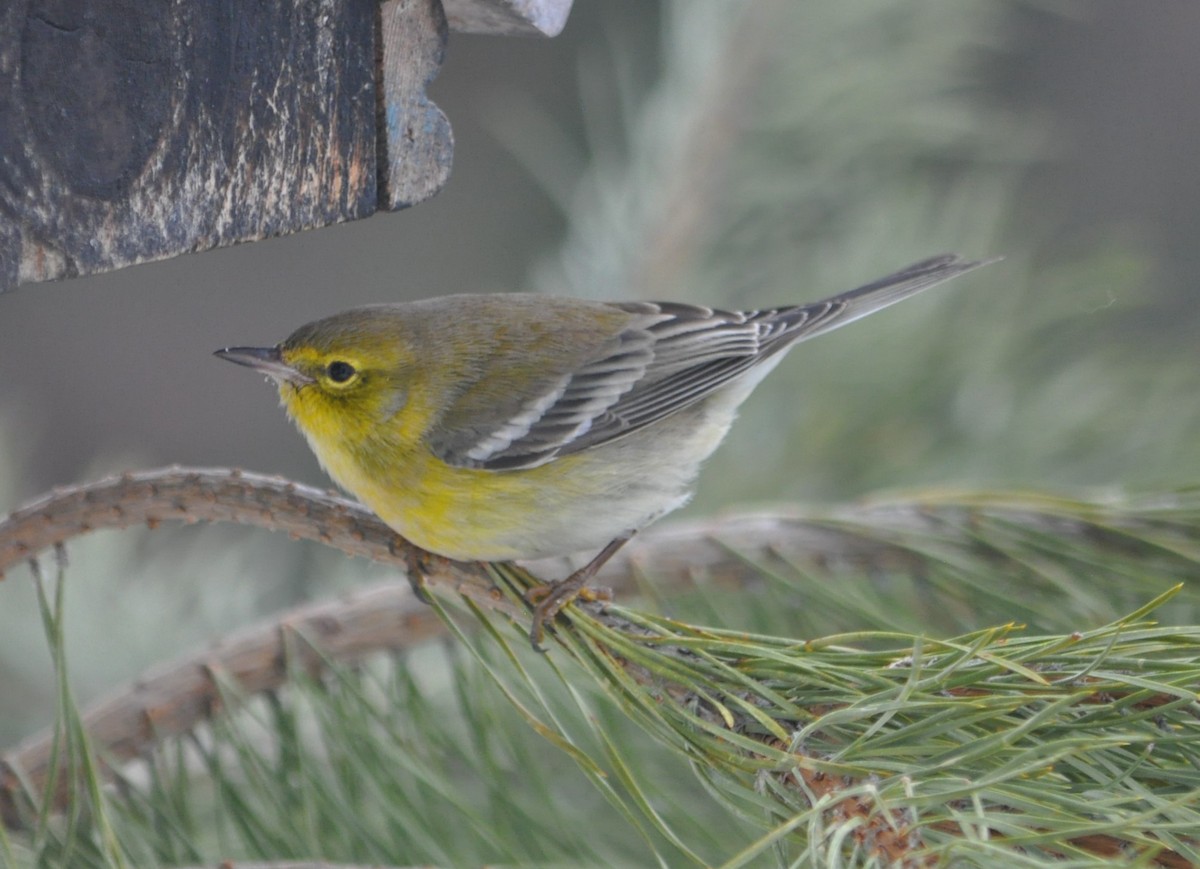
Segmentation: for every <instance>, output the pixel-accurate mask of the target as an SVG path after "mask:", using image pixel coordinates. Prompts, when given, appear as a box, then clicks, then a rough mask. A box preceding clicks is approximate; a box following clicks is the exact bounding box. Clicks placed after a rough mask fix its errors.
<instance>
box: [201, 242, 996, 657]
mask: <svg viewBox="0 0 1200 869" xmlns="http://www.w3.org/2000/svg"><path fill="white" fill-rule="evenodd" d="M987 262H991V260H988V261H975V262H973V261H968V260H964V259H961V258H959V257H957V256H953V255H944V256H938V257H934V258H932V259H927V260H923V261H921V262H918V263H915V264H914V265H911V266H909V267H908V268H906V269H903V270H901V271H899V272H896V273H895V274H892V275H888V276H887V277H884V278H880V279H879V280H877V281H874V282H872V283H870V284H866V285H865V286H862V287H859V288H857V289H854V290H850V291H849V292H846V293H842V294H841V295H837V296H833V297H832V298H829V299H826V300H825V301H823V302H815V303H813V304H808V305H796V306H790V307H782V308H774V309H770V310H761V311H742V312H738V311H722V310H716V309H713V308H706V307H701V306H699V305H687V304H681V303H677V302H596V301H586V300H582V299H570V298H557V297H552V296H543V295H536V294H528V293H514V294H497V295H453V296H443V297H440V298H434V299H427V300H424V301H417V302H404V303H397V304H384V305H373V306H368V307H363V308H355V309H352V310H349V311H344V312H342V313H340V314H334V315H333V316H331V317H327V318H325V319H323V320H317V321H315V322H312V323H309V324H308V325H305V326H301V327H300V328H299V329H297V330H296V331H295V332H293V333H292V334H291V335H290V336H289V337H288V338H287V339H286V340H284V341H283V342H282V343H280V344H277V345H275V346H274V347H227V348H225V349H223V350H218V351H216V355H217V356H219V357H221V358H223V359H227V360H229V361H230V362H235V363H237V364H239V365H245V366H247V367H249V368H253V369H255V370H256V371H259V372H261V373H263V374H265V375H266V376H267V377H268V378H270V379H271V380H273V381H274V382H275V384H276V385H277V386H278V388H279V397H280V401H281V403H282V405H283V407H284V408H285V409H286V411H287V414H288V416H289V417H290V418H291V419H292V421H293V422H294V423H295V424H296V426H297V427H298V428H299V429H300V431H301V432H302V433H303V434H304V436H305V437H306V438H307V440H308V443H309V446H310V447H311V448H312V450H313V452H314V453H316V455H317V459H318V460H319V461H320V463H321V465H322V467H324V469H325V470H326V472H328V473H329V475H330V476H331V477H332V478H333V479H334V480H335V481H336V482H337V483H338V484H339V485H340V486H342V487H343V488H344V489H346V490H347V491H349V492H351V493H352V494H353V495H355V496H356V497H357V498H358V499H359V500H361V501H362V502H363V503H364V504H366V505H367V506H368V507H370V508H371V509H372V510H373V511H374V512H375V513H376V514H377V515H378V516H379V517H380V518H381V519H382V520H383V521H384V522H385V523H387V524H388V525H389V526H390V527H391V528H392V529H394V530H395V531H396V532H397V533H399V534H400V535H401V536H402V537H404V538H406V539H407V540H409V541H411V542H412V543H414V544H415V545H417V546H418V547H420V548H421V549H424V550H426V551H429V552H432V553H435V554H437V555H442V556H445V557H447V558H451V559H454V560H458V561H502V560H503V561H507V560H513V559H532V558H542V557H546V556H560V555H569V554H572V553H578V552H581V551H584V550H587V551H589V552H596V551H597V550H598V551H599V554H598V555H596V556H595V557H594V558H593V559H592V560H591V561H590V562H589V563H588V564H587V565H585V566H584V567H583V568H581V569H580V570H577V571H576V572H574V573H573V574H571V575H570V576H568V577H567V578H566V579H564V580H561V581H559V582H557V583H553V584H551V585H549V586H545V587H543V589H541V590H540V591H541V594H540V595H535V596H531V600H530V603H531V604H536V605H535V606H534V610H533V627H532V629H531V631H530V637H531V640H532V642H533V644H534V647H535V648H539V649H540V648H541V640H542V636H543V631H544V626H545V625H546V624H547V623H550V622H552V621H553V619H554V618H555V617H556V616H557V614H558V612H559V611H560V610H561V609H562V608H563V607H564V606H566V605H567V604H568V603H570V602H571V601H572V600H574V599H575V598H576V597H578V595H579V594H580V592H581V591H582V590H583V588H584V586H585V585H586V584H587V582H588V580H589V579H590V578H591V577H592V576H593V575H594V574H595V573H596V571H597V570H598V569H599V568H600V567H601V565H603V564H604V562H605V561H607V560H608V559H609V558H610V557H611V556H612V555H613V553H615V552H616V551H617V550H618V549H619V548H620V547H621V545H622V544H624V543H625V542H626V541H628V540H629V539H630V537H632V536H633V535H634V534H635V533H636V532H638V531H639V530H640V529H642V528H644V527H645V526H646V525H648V524H650V523H651V522H653V521H654V520H656V519H658V518H659V517H661V516H663V515H664V514H666V513H669V512H671V511H672V510H674V509H676V508H678V507H680V506H681V505H683V504H684V503H685V502H686V501H687V500H688V498H689V497H690V494H691V489H692V484H693V482H694V480H695V478H696V475H697V472H698V471H699V468H700V465H701V463H702V462H703V461H704V460H705V459H706V458H707V457H708V456H709V455H710V454H711V453H712V452H713V450H715V449H716V448H717V446H718V445H719V444H720V443H721V440H722V439H723V438H724V437H725V434H726V432H727V431H728V430H729V426H730V424H731V423H732V422H733V419H734V417H735V415H736V412H737V408H738V405H740V404H741V403H742V401H744V400H745V398H746V397H747V396H748V395H749V394H750V392H751V391H752V390H753V389H754V387H755V386H756V385H757V384H758V383H759V381H760V380H762V378H763V377H764V376H766V374H767V373H768V372H770V371H771V369H772V368H774V367H775V365H777V364H778V363H779V361H780V360H781V359H782V358H783V356H784V353H785V352H786V351H787V350H788V349H789V348H790V347H792V345H794V344H796V343H797V342H799V341H802V340H805V339H807V338H812V337H814V336H816V335H820V334H822V333H824V332H828V331H830V330H832V329H836V328H838V327H840V326H844V325H846V324H847V323H852V322H853V321H855V320H857V319H859V318H860V317H865V316H866V315H867V314H870V313H872V312H874V311H878V310H879V309H881V308H884V307H887V306H888V305H891V304H894V303H896V302H899V301H901V300H902V299H906V298H908V297H909V296H912V295H914V294H915V293H918V292H920V291H921V290H924V289H927V288H929V287H932V286H933V285H935V284H938V283H941V282H942V281H945V280H948V279H950V278H952V277H955V276H957V275H960V274H963V273H964V272H968V271H971V270H972V269H975V268H978V267H980V266H982V265H985V264H986V263H987ZM535 591H539V590H538V589H535Z"/></svg>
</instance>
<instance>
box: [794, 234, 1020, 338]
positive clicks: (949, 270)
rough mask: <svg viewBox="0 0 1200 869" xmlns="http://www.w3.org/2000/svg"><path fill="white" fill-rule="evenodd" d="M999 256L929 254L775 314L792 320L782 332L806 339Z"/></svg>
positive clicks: (894, 302)
mask: <svg viewBox="0 0 1200 869" xmlns="http://www.w3.org/2000/svg"><path fill="white" fill-rule="evenodd" d="M999 259H1000V257H993V258H992V259H985V260H966V259H963V258H962V257H960V256H957V255H955V254H942V255H941V256H935V257H930V258H929V259H926V260H921V261H920V262H918V263H913V264H912V265H910V266H908V267H907V268H904V269H901V270H900V271H898V272H895V273H893V274H890V275H888V276H886V277H882V278H880V279H879V280H876V281H872V282H871V283H869V284H864V285H863V286H861V287H856V288H855V289H853V290H847V291H846V292H844V293H839V294H838V295H836V296H831V297H830V298H828V299H825V300H824V301H821V302H814V303H813V304H811V305H803V306H800V307H798V308H792V309H790V310H787V309H785V310H781V311H779V312H778V314H777V316H778V317H779V318H780V319H783V320H785V321H786V320H790V321H791V324H790V328H785V329H784V330H782V332H783V334H784V335H787V336H788V338H790V339H791V341H797V340H807V339H808V338H813V337H815V336H817V335H821V334H824V333H825V332H829V331H832V330H833V329H838V328H841V327H842V326H845V325H847V324H849V323H853V322H854V321H855V320H859V319H861V318H863V317H865V316H867V314H872V313H874V312H875V311H878V310H880V309H881V308H886V307H887V306H888V305H894V304H896V303H897V302H900V301H903V300H904V299H907V298H908V297H909V296H913V295H916V294H917V293H919V292H921V291H922V290H927V289H929V288H930V287H932V286H934V285H936V284H940V283H942V282H943V281H948V280H950V279H951V278H953V277H957V276H958V275H961V274H964V273H966V272H969V271H972V270H974V269H977V268H980V267H981V266H986V265H989V264H991V263H994V262H996V261H997V260H999ZM789 333H790V334H789ZM780 337H782V335H781V336H780Z"/></svg>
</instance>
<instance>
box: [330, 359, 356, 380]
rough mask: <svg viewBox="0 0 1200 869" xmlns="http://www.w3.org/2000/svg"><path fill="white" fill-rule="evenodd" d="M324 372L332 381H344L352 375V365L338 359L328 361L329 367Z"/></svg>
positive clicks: (353, 372)
mask: <svg viewBox="0 0 1200 869" xmlns="http://www.w3.org/2000/svg"><path fill="white" fill-rule="evenodd" d="M325 373H326V374H327V375H329V379H330V380H332V381H333V382H334V383H345V382H346V381H347V380H349V379H350V378H351V377H353V376H354V374H355V371H354V366H353V365H351V364H350V363H349V362H343V361H342V360H340V359H338V360H336V361H334V362H330V363H329V367H327V368H326V369H325Z"/></svg>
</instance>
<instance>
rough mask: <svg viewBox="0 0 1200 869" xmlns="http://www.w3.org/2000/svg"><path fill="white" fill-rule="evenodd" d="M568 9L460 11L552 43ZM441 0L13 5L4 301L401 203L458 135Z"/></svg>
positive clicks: (1, 187) (436, 175)
mask: <svg viewBox="0 0 1200 869" xmlns="http://www.w3.org/2000/svg"><path fill="white" fill-rule="evenodd" d="M570 6H571V0H447V3H446V8H447V9H448V10H449V11H450V14H451V19H450V21H449V27H450V28H458V29H461V30H466V31H469V32H473V33H496V34H501V33H503V34H541V35H547V36H550V35H554V34H556V33H558V32H559V31H560V30H561V29H562V27H563V24H564V23H565V21H566V16H567V13H568V12H569V11H570ZM447 29H448V22H447V19H446V17H445V16H444V15H443V12H442V5H441V2H440V0H384V2H382V3H380V2H379V0H255V2H253V3H247V2H244V0H206V2H203V3H189V2H183V0H8V2H5V3H0V292H3V291H4V290H6V289H9V288H12V287H14V286H16V285H17V284H21V283H28V282H34V281H45V280H54V279H58V278H65V277H73V276H76V275H83V274H89V273H93V272H99V271H107V270H110V269H114V268H121V267H123V266H126V265H131V264H133V263H138V262H145V261H148V260H154V259H162V258H165V257H170V256H175V255H177V254H180V253H187V252H192V251H198V250H204V249H207V248H211V247H216V246H220V245H228V244H234V243H237V242H242V241H251V240H255V239H260V238H264V237H267V236H271V235H280V234H284V233H290V232H297V231H299V230H303V229H309V228H312V227H317V226H323V225H326V224H329V223H335V222H338V221H343V220H354V219H356V218H360V217H365V216H367V215H369V214H372V213H374V212H375V211H376V210H377V209H379V208H388V209H396V208H404V207H407V206H410V205H413V204H415V203H417V202H420V201H422V200H424V199H427V198H429V197H430V196H433V195H434V194H435V193H436V192H437V191H438V190H439V189H440V188H441V187H442V185H443V184H444V183H445V181H446V179H447V177H448V175H449V172H450V165H451V158H452V155H453V149H454V138H453V134H452V132H451V130H450V125H449V123H448V122H447V120H446V118H445V116H444V115H443V114H442V112H441V110H440V109H438V107H437V106H436V105H434V104H433V103H432V102H430V101H429V99H428V97H427V96H426V94H425V88H426V85H427V84H428V83H429V82H430V81H432V80H433V78H434V77H435V76H436V75H437V73H438V70H439V68H440V66H441V63H442V58H443V55H444V52H445V43H446V33H447Z"/></svg>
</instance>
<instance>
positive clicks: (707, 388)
mask: <svg viewBox="0 0 1200 869" xmlns="http://www.w3.org/2000/svg"><path fill="white" fill-rule="evenodd" d="M987 262H992V260H989V261H985V262H971V261H967V260H963V259H960V258H959V257H957V256H951V255H947V256H940V257H934V258H932V259H928V260H923V261H921V262H919V263H916V264H914V265H911V266H909V267H908V268H906V269H903V270H902V271H899V272H896V273H895V274H892V275H888V276H887V277H884V278H881V279H879V280H877V281H874V282H872V283H870V284H866V285H865V286H862V287H858V288H857V289H854V290H850V291H849V292H846V293H842V294H841V295H838V296H834V297H832V298H829V299H826V300H825V301H823V302H815V303H813V304H811V305H800V306H795V307H787V308H776V309H772V310H762V311H745V312H737V311H721V310H714V309H712V308H705V307H701V306H698V305H684V304H677V303H670V302H659V303H654V302H625V303H617V304H616V307H618V308H620V309H621V310H623V311H626V312H627V313H629V314H630V315H632V318H631V320H630V321H629V323H628V324H627V325H626V327H625V328H624V329H623V330H622V331H621V332H620V334H618V335H616V336H615V337H614V338H613V340H612V341H610V342H608V344H606V345H605V346H604V347H603V348H602V349H601V350H600V352H598V353H597V354H596V356H595V357H594V358H593V359H591V360H590V361H588V362H586V363H585V364H583V365H580V366H578V367H577V368H575V369H574V370H572V371H569V372H564V373H563V374H561V375H559V376H558V377H557V378H553V380H552V382H551V383H550V385H549V387H548V388H546V389H544V390H543V391H541V392H539V394H538V395H536V396H533V397H531V398H530V399H529V400H527V401H526V402H524V403H523V404H522V405H521V407H520V408H519V409H518V411H517V412H516V413H514V414H512V415H510V416H509V418H508V419H506V420H505V421H504V422H503V423H501V424H500V425H498V426H497V427H495V428H494V429H492V430H491V431H488V432H484V433H482V434H480V435H479V436H478V437H475V438H472V439H470V441H471V442H470V443H469V444H465V445H464V444H463V442H462V439H461V438H455V439H454V440H453V443H454V447H453V448H452V449H447V448H446V447H449V444H450V443H451V441H449V440H446V441H443V444H442V445H443V448H442V449H438V445H437V444H435V445H434V448H435V451H437V452H438V454H439V455H440V456H441V458H442V459H444V460H445V461H447V462H449V463H450V464H452V465H457V466H459V467H472V468H485V469H489V470H497V471H499V470H514V469H518V468H531V467H536V466H538V465H542V464H545V463H546V462H548V461H551V460H552V459H554V458H555V457H557V456H561V455H568V454H570V453H575V452H579V451H580V450H585V449H588V448H589V447H593V446H597V445H598V444H602V443H605V442H607V441H611V440H614V439H616V438H619V437H621V436H623V435H626V434H629V433H630V432H634V431H637V430H638V429H640V428H643V427H645V426H647V425H650V424H652V423H654V422H656V421H657V420H660V419H663V418H664V417H667V416H669V415H671V414H673V413H676V412H678V411H680V410H682V409H683V408H685V407H688V406H690V405H692V404H695V403H696V402H698V401H701V400H703V399H704V398H707V397H708V396H710V395H712V394H713V393H714V392H715V391H717V390H719V389H720V388H722V387H723V386H726V385H728V384H729V383H730V382H732V381H733V380H734V379H736V378H738V377H740V376H741V375H742V374H744V373H746V372H747V371H749V370H750V369H751V368H753V367H754V366H755V365H758V364H759V363H761V362H763V361H764V360H766V359H768V358H771V357H772V356H773V355H775V354H776V353H778V352H780V351H782V350H784V349H786V348H788V347H790V346H791V345H792V344H794V343H796V342H797V341H801V340H804V339H806V338H811V337H813V336H816V335H820V334H822V333H824V332H828V331H830V330H832V329H836V328H838V327H839V326H844V325H846V324H847V323H852V322H854V321H855V320H857V319H859V318H860V317H865V316H866V315H867V314H870V313H872V312H874V311H878V310H879V309H881V308H884V307H887V306H888V305H892V304H895V303H896V302H899V301H901V300H902V299H906V298H908V297H909V296H911V295H913V294H915V293H918V292H920V291H921V290H924V289H927V288H929V287H932V286H933V285H934V284H938V283H941V282H942V281H945V280H948V279H950V278H952V277H955V276H956V275H960V274H962V273H964V272H967V271H970V270H972V269H975V268H978V267H979V266H982V265H986V264H987Z"/></svg>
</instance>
